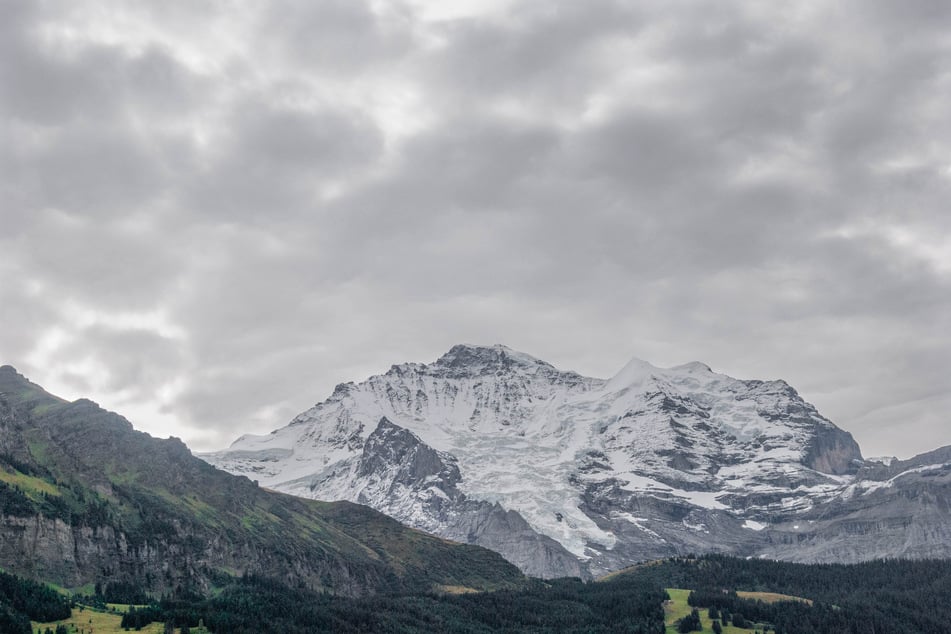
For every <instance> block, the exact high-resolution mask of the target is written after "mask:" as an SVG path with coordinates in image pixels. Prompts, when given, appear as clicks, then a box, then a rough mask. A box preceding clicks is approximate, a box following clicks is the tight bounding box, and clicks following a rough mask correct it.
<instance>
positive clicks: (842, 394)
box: [0, 2, 951, 454]
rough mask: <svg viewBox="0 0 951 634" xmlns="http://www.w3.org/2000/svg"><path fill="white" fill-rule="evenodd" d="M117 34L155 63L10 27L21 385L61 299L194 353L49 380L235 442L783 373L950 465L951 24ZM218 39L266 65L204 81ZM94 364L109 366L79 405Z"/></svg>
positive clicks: (37, 15)
mask: <svg viewBox="0 0 951 634" xmlns="http://www.w3.org/2000/svg"><path fill="white" fill-rule="evenodd" d="M866 6H867V7H868V10H865V7H866ZM116 10H121V11H122V12H123V13H122V16H123V19H124V20H126V21H127V22H128V23H135V21H136V20H139V21H141V22H142V23H143V24H147V25H148V27H149V28H148V29H144V31H143V32H147V33H150V34H152V35H153V36H154V38H155V39H154V41H149V42H143V43H142V45H141V46H137V47H136V46H132V47H126V48H123V47H122V46H121V45H117V44H115V43H114V42H113V43H106V42H96V41H91V42H86V43H84V44H83V45H82V46H79V47H78V48H77V49H75V51H74V54H72V55H69V56H65V57H64V56H63V55H61V52H62V48H61V47H60V48H57V47H55V46H54V47H52V48H51V47H50V43H51V42H50V40H48V39H46V40H43V39H42V38H39V37H37V35H36V34H37V33H38V32H39V31H38V30H37V28H36V25H43V24H53V25H55V24H56V23H57V20H63V19H66V17H65V16H64V15H63V14H60V13H59V12H58V11H57V10H56V9H55V7H53V6H52V5H49V6H47V7H46V8H43V10H42V11H40V9H37V8H35V6H34V5H32V4H27V3H21V4H11V5H10V14H11V15H10V20H6V21H4V26H5V28H7V32H6V34H7V35H8V36H9V37H5V38H3V41H2V43H0V46H2V47H4V52H5V53H7V54H5V55H4V56H3V60H2V61H0V66H2V69H0V72H2V73H3V78H4V80H5V81H4V85H8V86H17V87H18V89H17V93H16V94H15V95H13V94H11V95H10V98H9V99H8V98H7V96H6V95H5V96H4V99H3V102H2V105H0V110H2V112H3V113H4V121H3V122H2V123H0V135H2V138H3V140H4V141H7V142H8V143H7V146H8V147H11V148H12V151H11V152H8V153H4V155H3V156H0V167H2V168H3V171H4V173H5V174H6V175H7V177H5V178H4V181H3V185H2V189H0V192H2V195H3V197H4V210H3V211H2V212H0V213H2V215H3V220H4V232H3V234H2V235H0V245H2V247H3V248H4V250H5V259H4V262H3V264H2V265H0V275H2V276H3V278H4V280H3V281H4V282H5V283H4V284H0V302H3V303H2V304H0V310H2V311H4V312H3V318H4V323H5V324H14V325H13V326H11V327H7V328H5V329H4V332H3V333H0V354H3V355H8V356H9V357H10V358H9V359H6V358H5V359H3V361H4V362H14V363H17V364H20V365H23V364H24V363H27V361H26V359H34V358H35V357H34V356H31V351H34V350H35V348H36V345H37V343H38V342H39V341H40V340H41V339H42V338H43V336H44V334H45V333H48V332H50V331H51V329H55V328H57V327H60V328H65V327H66V326H68V325H69V323H70V315H68V314H66V313H65V312H64V311H65V310H66V309H64V308H63V306H64V305H65V304H60V305H58V304H57V301H58V300H63V299H64V300H68V302H70V303H71V304H70V305H75V306H77V307H79V308H81V309H83V310H87V311H96V312H97V314H100V316H103V317H109V316H116V315H122V314H128V313H149V312H150V311H152V312H156V311H157V312H160V313H161V314H163V315H165V316H166V317H167V320H168V322H169V324H170V325H171V326H173V327H174V328H175V329H177V332H179V333H180V336H175V337H169V336H166V335H162V334H161V333H159V332H157V331H155V330H154V329H153V330H149V329H148V328H147V327H146V326H141V327H139V328H131V329H130V328H128V327H123V328H119V327H118V326H115V325H108V324H109V321H108V319H104V320H103V321H102V322H101V323H99V322H97V323H98V325H96V326H89V327H87V329H86V330H84V331H83V330H82V329H81V328H80V330H76V327H72V328H67V330H69V331H70V332H71V333H72V334H73V335H74V337H73V339H72V343H69V344H68V345H67V344H63V345H61V346H60V347H59V348H57V349H54V350H52V351H50V352H49V354H48V358H49V359H50V360H51V363H52V364H53V365H55V366H57V367H58V368H59V369H58V370H56V369H55V368H54V369H51V370H47V369H44V368H41V367H21V370H25V371H28V372H29V373H30V374H31V377H32V378H33V379H34V380H37V381H39V382H41V383H42V380H43V374H44V372H46V371H49V372H53V373H54V374H56V375H57V376H61V377H62V380H64V381H66V380H68V381H71V384H72V385H73V386H74V389H76V390H80V389H87V388H88V389H92V390H96V391H97V393H96V394H90V396H93V397H94V398H96V399H97V400H99V401H102V402H104V404H106V405H107V406H108V404H109V399H110V398H115V399H120V398H128V397H129V394H131V393H134V391H135V389H136V386H137V385H141V386H143V387H142V388H141V392H142V393H143V394H145V393H146V392H148V391H149V390H153V391H154V390H157V389H159V387H160V386H166V387H167V386H169V385H171V384H173V383H175V384H178V385H183V386H184V388H183V391H182V392H181V393H180V394H178V395H177V396H174V397H172V398H171V400H168V401H166V402H162V403H160V404H159V405H158V406H159V407H161V408H162V413H163V414H164V415H165V416H171V417H173V418H174V419H176V420H178V421H181V424H182V425H186V426H191V427H192V428H193V429H195V433H194V438H195V439H196V442H204V443H208V442H212V441H211V440H209V437H208V436H207V435H204V434H205V432H208V433H211V432H214V434H217V436H215V440H216V441H222V442H223V441H224V440H225V439H226V438H228V437H230V436H234V435H237V434H239V433H244V432H250V431H257V432H262V431H267V430H268V429H270V428H273V427H276V426H278V425H281V424H283V423H284V422H286V419H287V418H289V417H290V415H291V414H292V413H293V412H295V411H297V410H300V409H303V408H305V407H307V406H309V405H311V404H312V403H313V402H314V401H315V400H317V399H320V398H323V397H324V396H326V395H327V394H328V393H329V392H330V390H331V389H332V387H333V385H334V384H335V383H337V382H340V381H344V380H360V379H362V378H364V377H365V376H366V375H368V374H370V373H373V372H378V371H383V370H385V369H386V368H387V367H388V366H389V365H390V364H392V363H396V362H401V361H407V360H417V361H427V360H432V359H434V358H435V357H437V356H438V355H439V354H440V353H441V352H443V351H444V350H445V349H448V347H449V346H451V345H452V344H454V343H457V342H459V341H470V342H476V343H479V342H484V343H495V342H500V343H505V344H507V345H510V346H513V347H516V348H521V349H524V350H526V351H527V352H530V353H533V354H536V355H538V356H541V357H543V358H546V359H548V360H550V361H552V362H554V363H556V364H558V365H560V366H562V367H568V368H572V369H575V370H578V371H581V372H584V373H587V374H592V375H601V376H606V375H610V374H612V373H613V372H614V371H616V370H617V369H618V368H620V367H621V366H622V365H623V364H624V362H625V361H626V357H629V356H631V355H635V354H636V355H638V356H641V357H644V358H647V359H649V360H651V361H653V362H655V363H658V364H667V365H673V364H676V363H682V362H686V361H690V360H693V359H699V360H702V361H706V362H708V363H709V364H711V365H712V366H714V367H715V369H718V370H724V371H727V372H730V373H731V374H734V375H737V376H740V377H759V378H773V377H776V378H778V377H782V378H786V379H787V380H789V381H790V382H792V383H793V384H794V385H796V386H797V387H798V388H799V389H800V391H802V392H803V394H804V395H805V396H806V397H807V398H810V399H811V400H814V401H815V402H816V403H817V404H818V405H819V406H820V409H821V410H822V411H823V412H825V413H826V414H828V415H830V416H832V417H833V418H834V419H835V420H837V421H838V422H840V423H841V424H842V425H843V426H845V427H846V428H847V429H849V430H850V431H852V432H853V433H855V434H856V436H857V437H858V439H859V440H860V442H863V444H865V442H864V438H866V437H867V438H869V439H872V440H871V441H870V442H871V443H872V446H871V448H868V451H871V452H872V453H884V451H882V450H881V449H880V447H881V446H883V444H884V443H885V440H884V439H886V438H892V439H893V441H891V442H894V443H898V444H899V445H900V444H901V439H900V436H901V434H900V433H897V434H896V432H895V431H894V430H898V429H905V428H907V429H914V430H916V433H918V434H924V435H925V436H927V438H926V440H927V441H928V442H930V443H931V444H932V445H938V444H948V443H951V437H949V436H948V435H947V432H946V426H944V427H942V426H941V423H940V421H939V420H938V419H937V418H936V417H935V415H934V412H933V411H931V409H929V408H931V407H932V406H933V404H935V403H937V404H939V405H940V404H941V403H943V401H942V398H944V397H943V395H944V394H946V393H947V385H946V381H945V379H944V378H943V377H944V375H945V374H946V373H945V372H943V371H942V367H943V365H944V364H946V363H947V360H948V359H949V358H951V339H949V337H948V334H947V333H948V332H951V303H949V299H948V298H949V297H951V292H949V291H951V289H949V285H951V279H949V269H948V268H946V267H945V268H943V267H942V265H941V263H940V260H939V258H940V257H941V256H940V245H942V244H947V239H948V236H949V235H951V225H949V218H951V216H948V214H947V213H946V212H945V208H946V201H947V200H948V197H949V194H951V191H949V189H951V177H949V176H948V169H949V165H951V163H949V162H948V159H947V157H948V149H949V147H948V143H947V141H945V139H947V138H951V134H948V132H951V131H949V130H948V126H949V123H948V120H947V117H946V116H945V115H944V108H943V107H941V106H942V105H943V104H944V103H946V102H947V97H948V96H949V95H948V85H947V82H946V81H944V78H945V77H946V75H947V64H946V62H944V61H943V60H945V59H947V56H946V54H944V53H946V44H944V43H943V42H942V40H941V38H942V37H943V36H942V32H943V29H941V28H939V26H940V24H941V22H942V21H944V20H945V18H946V17H947V16H946V14H945V13H944V12H945V9H943V8H942V7H941V6H938V5H937V4H931V3H926V2H918V3H916V4H915V5H914V6H910V7H909V9H908V11H907V12H905V11H904V10H903V11H902V12H901V14H900V15H893V14H892V12H893V9H892V8H891V6H890V3H875V4H868V5H866V4H864V3H863V4H862V5H861V6H859V5H856V6H853V7H851V8H850V7H843V8H835V7H811V8H810V7H804V8H803V7H781V6H779V5H776V6H772V5H762V4H755V5H754V4H752V3H742V2H730V3H724V4H718V5H710V6H708V7H703V8H699V7H696V6H694V5H687V4H678V3H666V4H664V5H656V6H652V7H648V6H639V7H637V8H636V9H631V8H630V7H629V6H628V5H627V4H626V3H612V2H599V3H597V5H596V6H594V7H592V6H591V5H589V4H586V5H584V6H583V7H582V6H581V5H578V6H574V5H570V4H568V3H555V4H552V3H534V2H533V3H520V4H519V5H518V7H517V8H516V9H513V10H512V11H511V12H504V13H502V14H495V15H486V16H476V17H471V18H465V19H461V20H453V21H448V22H437V23H431V22H424V21H422V20H421V19H419V16H416V15H414V14H413V13H412V11H411V10H410V9H409V8H408V7H404V6H400V5H387V6H383V5H380V6H375V7H372V8H371V6H370V5H369V4H365V3H359V2H321V3H296V2H283V3H276V4H267V5H264V4H262V5H255V6H254V7H252V8H250V9H248V10H247V12H246V13H243V14H242V19H241V20H236V19H234V14H232V13H229V10H228V9H227V8H222V7H220V6H217V5H214V4H205V5H201V7H199V8H197V9H193V8H192V7H191V5H188V4H187V3H186V4H165V3H163V4H162V6H160V7H159V6H157V5H123V6H122V7H121V9H120V8H116ZM76 11H78V12H79V13H80V14H82V15H80V16H79V17H80V18H81V20H80V22H82V20H95V19H96V18H95V17H92V18H91V17H90V16H92V15H95V14H94V12H89V13H85V5H83V6H81V7H80V8H78V9H76ZM17 16H19V17H17ZM199 17H200V20H199ZM69 19H74V17H72V16H71V17H70V18H69ZM76 19H79V18H76ZM199 22H201V23H202V24H208V25H213V26H214V28H215V29H222V30H223V31H224V32H225V35H230V36H231V37H232V38H243V39H245V40H247V41H248V42H249V45H248V48H247V50H246V51H241V50H237V51H234V50H228V51H226V52H221V51H218V50H211V49H210V48H204V49H201V47H198V49H196V50H199V51H200V53H203V54H204V55H206V56H207V58H206V59H202V60H200V61H201V62H202V63H200V64H197V67H200V68H203V69H204V70H202V71H201V72H200V73H199V72H198V71H195V70H190V68H191V67H190V66H189V65H188V64H186V63H185V61H184V60H185V59H186V57H187V56H186V55H185V52H184V51H180V50H178V49H177V48H176V47H177V46H178V45H179V44H178V43H177V42H180V40H177V39H176V37H175V35H176V34H177V33H179V32H182V33H190V34H196V33H201V27H199V26H198V23H199ZM47 32H55V29H53V30H52V31H47ZM150 37H151V36H150ZM199 39H200V38H199ZM223 39H224V41H229V40H228V37H224V38H223ZM54 43H55V42H54ZM190 52H191V53H192V54H194V53H195V51H194V50H192V51H190ZM383 81H385V82H386V86H387V87H388V88H389V87H392V88H393V90H395V91H397V92H399V91H405V93H406V94H410V95H414V96H415V97H414V98H415V99H416V100H417V101H414V102H412V103H415V104H416V107H417V108H418V110H419V112H409V113H406V112H401V113H400V114H399V116H400V117H408V118H409V119H410V120H411V121H410V122H409V125H407V126H406V127H402V126H403V124H404V123H405V122H403V121H394V120H386V117H390V116H394V115H393V113H392V112H391V111H388V110H387V109H386V108H382V109H380V108H379V107H378V106H379V105H380V104H379V103H362V102H361V101H360V97H361V96H362V95H368V94H373V95H374V97H373V98H374V99H378V100H383V101H385V99H386V98H387V97H388V95H386V94H385V91H382V89H381V88H380V87H381V86H382V85H383V84H382V83H378V82H383ZM337 91H339V94H338V92H337ZM381 113H382V114H381ZM416 115H419V117H418V120H417V119H414V117H415V116H416ZM414 126H415V127H414ZM393 129H402V130H403V136H393V135H392V130H393ZM8 203H9V204H8ZM903 231H904V232H906V233H901V232H903ZM896 232H897V233H896ZM896 235H897V236H898V237H897V238H896V237H895V236H896ZM902 236H904V237H902ZM909 236H910V237H909ZM943 241H944V242H943ZM925 243H927V245H930V246H929V248H931V251H926V250H925V248H924V245H925ZM936 245H937V246H936ZM936 254H937V255H936ZM7 280H14V283H8V282H7ZM82 359H94V360H96V362H97V363H99V364H100V365H102V366H103V367H107V368H109V370H108V371H105V370H102V371H100V373H101V374H102V376H97V377H94V378H95V380H84V379H83V377H82V376H81V375H79V376H73V377H71V378H70V377H69V373H70V372H72V370H70V368H74V367H77V366H76V363H77V361H79V360H82ZM27 365H28V363H27ZM79 367H81V366H79ZM110 395H111V396H110ZM116 408H117V409H118V408H119V407H118V405H117V406H116ZM896 421H900V422H896ZM198 427H201V429H202V430H203V431H202V433H199V431H198ZM209 430H211V431H210V432H209ZM889 430H892V431H889ZM890 433H891V434H892V435H891V436H890V435H889V434H890ZM923 444H926V443H925V442H924V441H922V442H918V443H916V444H913V443H911V442H910V441H909V442H907V443H906V444H905V445H903V447H904V448H903V449H898V451H899V453H902V452H903V453H904V454H907V453H908V452H910V451H912V450H913V449H922V448H927V447H922V445H923ZM202 448H206V449H208V448H213V447H209V446H207V445H206V446H204V447H202Z"/></svg>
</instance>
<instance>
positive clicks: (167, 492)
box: [0, 366, 526, 597]
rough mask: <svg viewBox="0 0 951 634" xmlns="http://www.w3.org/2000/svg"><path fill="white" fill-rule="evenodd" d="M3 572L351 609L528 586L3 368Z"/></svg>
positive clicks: (511, 574) (63, 582) (482, 552)
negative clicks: (385, 596) (264, 594)
mask: <svg viewBox="0 0 951 634" xmlns="http://www.w3.org/2000/svg"><path fill="white" fill-rule="evenodd" d="M0 568H2V569H4V570H5V571H7V572H12V573H16V574H19V575H24V576H27V577H30V578H33V579H39V580H42V581H45V582H53V583H56V584H58V585H59V586H62V587H66V588H72V589H76V590H78V591H80V592H85V593H87V594H92V592H93V591H94V589H96V588H125V589H129V591H130V592H134V593H139V594H142V593H147V594H149V595H150V596H152V597H158V596H162V595H165V594H171V593H175V594H176V595H178V596H186V597H187V596H196V595H199V596H208V595H210V594H212V593H213V590H214V589H215V588H221V587H223V586H226V585H228V584H229V583H232V582H233V581H234V580H235V579H236V578H237V577H240V576H243V575H247V574H254V575H258V576H261V577H266V578H269V579H276V580H278V581H280V582H281V583H283V584H286V585H287V586H289V587H293V588H302V589H310V590H314V591H319V592H322V593H332V594H342V595H349V596H359V595H367V594H373V593H379V592H419V591H422V592H430V591H438V590H440V589H441V588H452V589H455V590H459V589H463V590H464V589H472V590H486V589H495V588H517V587H522V586H523V585H524V584H525V581H526V580H525V578H524V576H523V575H522V574H521V573H520V572H519V571H518V569H517V568H516V567H515V566H513V565H512V564H510V563H508V562H506V561H505V560H504V559H503V558H502V557H501V556H499V555H498V554H496V553H494V552H491V551H489V550H486V549H483V548H479V547H476V546H469V545H462V544H457V543H452V542H448V541H446V540H444V539H440V538H437V537H433V536H431V535H428V534H425V533H423V532H420V531H417V530H414V529H411V528H407V527H405V526H403V525H401V524H400V523H398V522H397V521H395V520H393V519H391V518H389V517H387V516H385V515H383V514H381V513H378V512H377V511H374V510H372V509H370V508H367V507H366V506H359V505H356V504H353V503H350V502H332V503H327V502H316V501H313V500H303V499H300V498H298V497H293V496H290V495H285V494H281V493H276V492H272V491H267V490H265V489H263V488H261V487H259V486H258V485H257V484H256V483H254V482H252V481H251V480H249V479H247V478H244V477H240V476H233V475H230V474H228V473H225V472H223V471H220V470H218V469H215V468H213V467H212V466H211V465H209V464H208V463H206V462H204V461H202V460H199V459H198V458H195V457H193V456H192V454H191V452H189V450H188V448H187V447H186V446H185V445H184V444H182V443H181V441H179V440H177V439H174V438H172V439H168V440H157V439H154V438H152V437H150V436H148V435H147V434H144V433H141V432H137V431H134V430H133V428H132V425H131V424H130V423H129V422H128V421H127V420H125V419H124V418H122V417H121V416H119V415H117V414H113V413H111V412H107V411H104V410H103V409H101V408H100V407H98V406H97V405H96V404H95V403H93V402H91V401H88V400H85V399H80V400H78V401H75V402H72V403H70V402H66V401H64V400H62V399H60V398H57V397H55V396H52V395H50V394H48V393H47V392H45V391H44V390H43V389H42V388H40V387H39V386H37V385H34V384H33V383H31V382H29V381H28V380H27V379H26V378H24V377H23V376H21V375H19V374H18V373H17V372H16V370H14V369H13V368H12V367H10V366H2V367H0ZM107 594H108V592H107Z"/></svg>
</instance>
